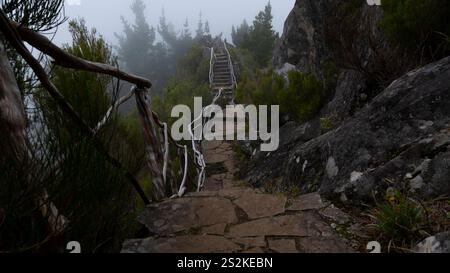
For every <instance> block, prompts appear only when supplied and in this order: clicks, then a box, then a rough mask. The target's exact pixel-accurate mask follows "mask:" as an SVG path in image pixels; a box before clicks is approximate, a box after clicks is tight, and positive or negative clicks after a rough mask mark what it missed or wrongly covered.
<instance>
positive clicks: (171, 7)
mask: <svg viewBox="0 0 450 273" xmlns="http://www.w3.org/2000/svg"><path fill="white" fill-rule="evenodd" d="M78 1H79V2H81V4H80V5H71V4H66V16H67V17H69V18H78V17H83V18H84V19H85V20H86V22H87V24H88V26H89V27H95V28H97V30H98V31H99V32H100V33H101V34H102V35H103V36H104V37H105V39H106V40H107V41H108V42H109V43H112V44H117V39H116V38H115V36H114V33H122V29H123V28H122V24H121V21H120V16H121V15H123V16H124V17H125V18H126V19H128V21H132V20H133V16H132V12H131V10H130V8H129V7H130V5H131V3H132V2H133V0H67V3H71V2H72V3H76V2H78ZM144 2H145V4H146V6H147V9H146V11H145V13H146V15H147V20H148V22H149V23H150V24H151V25H153V26H155V27H156V25H157V24H158V22H159V17H160V16H161V11H162V9H163V8H164V9H165V12H166V17H167V18H168V20H169V21H170V22H172V23H173V24H174V25H175V27H176V28H177V29H181V27H182V25H183V23H184V21H185V20H186V18H188V20H189V23H190V26H191V29H192V33H195V29H196V27H197V22H198V17H199V13H200V12H202V14H203V18H204V20H208V21H209V23H210V27H211V32H212V34H219V33H221V32H223V34H224V35H225V37H230V33H231V26H232V25H238V24H240V23H241V22H242V20H243V19H247V21H248V22H249V23H251V22H253V18H254V17H255V16H256V15H257V13H258V12H259V11H260V10H262V9H264V6H265V5H266V4H267V2H268V0H144ZM271 3H272V7H273V15H274V22H273V23H274V28H275V30H276V31H278V32H280V34H281V33H282V30H283V25H284V21H285V20H286V17H287V16H288V14H289V12H290V11H291V9H292V7H293V6H294V3H295V0H272V1H271ZM228 39H230V38H228ZM54 41H55V42H56V43H57V44H61V43H64V42H70V41H71V38H70V35H69V33H68V31H67V23H66V24H65V25H63V26H61V27H60V29H59V30H58V33H57V35H56V37H55V40H54Z"/></svg>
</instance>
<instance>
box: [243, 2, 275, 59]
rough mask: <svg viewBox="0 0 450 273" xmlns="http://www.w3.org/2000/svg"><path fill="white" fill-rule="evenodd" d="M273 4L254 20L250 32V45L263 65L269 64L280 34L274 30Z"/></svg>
mask: <svg viewBox="0 0 450 273" xmlns="http://www.w3.org/2000/svg"><path fill="white" fill-rule="evenodd" d="M272 21H273V16H272V5H271V4H270V1H269V3H268V4H267V5H266V7H265V8H264V11H261V12H260V13H259V14H258V15H257V16H256V18H255V20H254V21H253V28H252V30H251V33H250V40H251V42H250V46H251V47H252V48H253V49H254V53H255V58H256V60H257V62H258V63H259V64H260V65H261V66H264V65H267V64H268V63H269V61H270V59H271V57H272V53H273V49H274V47H275V42H276V40H277V39H278V34H277V33H276V32H275V31H274V30H273V25H272Z"/></svg>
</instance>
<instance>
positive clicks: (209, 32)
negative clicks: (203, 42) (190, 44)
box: [205, 21, 211, 35]
mask: <svg viewBox="0 0 450 273" xmlns="http://www.w3.org/2000/svg"><path fill="white" fill-rule="evenodd" d="M205 35H211V30H210V28H209V22H208V21H206V22H205Z"/></svg>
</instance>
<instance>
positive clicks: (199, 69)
mask: <svg viewBox="0 0 450 273" xmlns="http://www.w3.org/2000/svg"><path fill="white" fill-rule="evenodd" d="M204 50H205V48H204V47H203V46H202V45H201V44H200V43H198V42H197V43H194V45H193V46H192V47H191V48H190V49H189V50H188V51H187V53H186V54H185V56H184V58H182V59H181V60H180V61H179V65H178V72H177V74H176V75H175V76H174V77H172V78H171V79H170V80H169V82H168V84H167V86H166V88H165V89H164V93H163V95H162V96H160V97H157V98H155V99H154V101H153V106H154V108H155V110H156V111H157V112H158V114H160V116H161V118H162V119H164V120H170V111H171V109H172V108H173V107H174V106H175V105H178V104H184V105H188V106H190V107H191V109H193V102H194V97H203V101H204V103H207V102H208V101H210V100H211V97H212V96H211V94H210V88H209V78H208V73H209V58H204V56H205V55H204ZM194 71H195V72H194ZM193 72H194V73H193Z"/></svg>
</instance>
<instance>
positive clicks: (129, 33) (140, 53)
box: [116, 0, 156, 78]
mask: <svg viewBox="0 0 450 273" xmlns="http://www.w3.org/2000/svg"><path fill="white" fill-rule="evenodd" d="M131 10H132V11H133V14H134V16H135V20H134V24H133V25H131V24H130V23H128V22H127V21H126V20H125V19H124V18H123V17H122V18H121V19H122V23H123V27H124V36H119V35H116V37H117V38H118V40H119V48H118V54H119V57H120V59H121V61H122V62H123V63H124V65H125V67H126V69H127V70H129V71H130V72H131V73H135V74H139V75H142V76H145V77H149V78H150V77H151V76H152V73H151V72H150V71H149V66H150V65H151V64H150V63H151V55H152V49H153V47H154V43H155V38H156V32H155V29H154V28H153V27H150V26H149V24H148V23H147V21H146V19H145V15H144V11H145V5H144V3H143V2H142V0H135V1H134V2H133V4H132V5H131Z"/></svg>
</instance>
